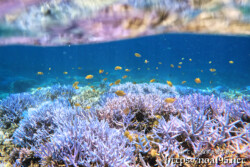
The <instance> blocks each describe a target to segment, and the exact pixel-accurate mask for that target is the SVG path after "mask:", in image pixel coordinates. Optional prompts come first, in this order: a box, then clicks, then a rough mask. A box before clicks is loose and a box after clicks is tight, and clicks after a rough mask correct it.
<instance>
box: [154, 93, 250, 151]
mask: <svg viewBox="0 0 250 167" xmlns="http://www.w3.org/2000/svg"><path fill="white" fill-rule="evenodd" d="M174 107H175V109H176V110H177V111H178V117H174V116H171V117H170V120H168V121H167V120H164V119H162V120H161V121H160V123H159V125H158V126H157V127H154V129H153V132H154V134H155V135H156V136H159V137H160V138H161V140H162V143H161V144H159V148H160V151H163V153H164V154H165V155H170V152H169V151H173V150H171V149H169V148H171V147H173V146H174V145H176V144H177V145H178V148H182V150H183V151H182V152H183V153H182V154H183V155H184V154H185V152H186V155H189V156H190V155H195V156H201V155H200V154H199V153H200V150H202V149H211V148H214V147H215V146H222V144H229V143H241V145H247V143H249V141H250V138H249V131H247V129H248V128H249V127H248V126H249V125H248V124H247V123H245V122H243V121H242V120H241V119H240V117H239V115H240V111H239V109H244V110H246V109H249V103H247V102H246V101H244V100H241V101H240V102H238V101H233V102H230V101H225V100H223V99H221V98H218V97H217V98H216V97H214V96H213V95H212V96H203V95H201V94H193V95H187V96H183V97H180V98H179V99H177V101H176V102H175V103H174ZM163 148H165V150H164V149H163ZM173 148H175V147H173ZM174 151H175V152H177V151H178V152H180V150H174ZM246 151H247V150H245V152H246ZM210 156H211V155H210Z"/></svg>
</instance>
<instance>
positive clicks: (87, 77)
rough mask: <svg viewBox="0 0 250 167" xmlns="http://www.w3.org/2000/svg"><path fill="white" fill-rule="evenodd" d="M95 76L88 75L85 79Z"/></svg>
mask: <svg viewBox="0 0 250 167" xmlns="http://www.w3.org/2000/svg"><path fill="white" fill-rule="evenodd" d="M93 77H94V76H93V75H87V76H86V77H85V79H92V78H93Z"/></svg>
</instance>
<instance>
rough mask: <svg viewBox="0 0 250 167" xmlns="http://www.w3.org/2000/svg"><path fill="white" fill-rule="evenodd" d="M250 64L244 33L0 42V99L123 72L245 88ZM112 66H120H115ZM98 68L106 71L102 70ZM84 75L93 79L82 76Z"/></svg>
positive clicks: (130, 78)
mask: <svg viewBox="0 0 250 167" xmlns="http://www.w3.org/2000/svg"><path fill="white" fill-rule="evenodd" d="M135 53H139V54H140V55H141V57H136V56H135ZM145 60H146V63H145ZM249 62H250V38H249V37H248V36H222V35H193V34H165V35H155V36H147V37H140V38H135V39H128V40H121V41H115V42H107V43H97V44H85V45H67V46H55V47H40V46H20V45H17V46H16V45H13V46H1V47H0V94H1V98H3V97H5V96H7V95H8V94H10V93H20V92H26V91H30V90H31V89H32V88H33V89H34V88H35V89H36V88H39V87H46V86H51V85H54V84H57V83H59V84H66V85H67V84H73V83H74V82H75V81H79V85H81V86H84V85H87V84H90V85H95V86H98V85H99V84H100V82H103V79H104V78H107V80H106V82H107V83H112V82H114V81H116V80H118V79H122V77H123V76H124V75H127V78H125V79H122V81H121V83H125V82H136V83H149V82H150V80H152V79H155V82H160V83H166V81H167V80H168V81H171V82H172V83H173V85H182V86H187V87H193V88H200V89H212V88H215V87H218V86H220V87H223V88H226V89H234V90H246V91H249V84H250V73H249V72H250V65H249ZM116 66H120V67H122V70H115V67H116ZM178 66H179V67H178ZM100 69H101V70H104V72H103V73H101V74H100V73H99V70H100ZM125 69H128V71H125ZM38 72H42V75H39V74H38ZM87 75H93V79H91V80H87V79H85V77H86V76H87ZM195 78H200V80H201V83H200V84H197V83H196V82H195V81H194V80H195ZM183 81H185V82H183Z"/></svg>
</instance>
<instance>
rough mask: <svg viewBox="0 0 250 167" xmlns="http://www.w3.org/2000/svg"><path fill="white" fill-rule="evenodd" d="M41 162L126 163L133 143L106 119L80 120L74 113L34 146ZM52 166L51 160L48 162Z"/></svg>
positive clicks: (112, 164)
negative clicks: (37, 148)
mask: <svg viewBox="0 0 250 167" xmlns="http://www.w3.org/2000/svg"><path fill="white" fill-rule="evenodd" d="M36 152H37V156H38V157H40V158H41V159H42V164H43V165H46V164H47V165H48V162H47V160H48V159H49V160H50V161H49V162H50V163H54V164H58V163H59V162H60V161H61V162H63V163H64V164H65V165H66V166H74V167H77V166H89V167H90V166H129V163H131V159H132V157H133V147H131V146H130V145H129V143H128V139H126V138H125V136H123V135H122V132H121V131H119V130H117V129H112V128H110V127H109V125H108V123H107V122H105V121H98V120H96V119H91V121H87V120H81V118H80V117H76V118H75V119H74V120H72V121H71V122H66V123H65V124H64V126H60V128H58V129H57V132H56V133H55V134H54V135H53V137H52V138H51V141H50V142H48V143H46V144H43V145H42V146H41V147H40V149H39V150H36ZM50 165H51V166H53V165H52V164H50Z"/></svg>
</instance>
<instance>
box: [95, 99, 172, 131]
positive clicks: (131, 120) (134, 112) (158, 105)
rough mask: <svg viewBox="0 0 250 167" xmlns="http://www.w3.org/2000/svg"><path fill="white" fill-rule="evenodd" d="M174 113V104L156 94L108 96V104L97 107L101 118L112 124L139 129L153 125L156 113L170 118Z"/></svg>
mask: <svg viewBox="0 0 250 167" xmlns="http://www.w3.org/2000/svg"><path fill="white" fill-rule="evenodd" d="M174 113H175V109H174V107H173V105H172V104H167V103H166V102H164V99H162V98H161V97H160V96H158V95H154V94H146V95H140V94H138V95H137V94H126V96H124V97H115V98H108V99H107V102H106V105H105V106H103V107H100V108H99V109H97V115H98V117H99V119H100V120H102V119H105V120H107V121H108V122H109V123H110V125H111V126H114V127H117V128H118V127H129V128H132V127H134V128H133V129H137V130H139V131H141V130H142V127H144V125H147V126H148V125H152V126H153V122H154V120H156V115H161V116H163V117H165V118H168V117H169V114H174ZM131 126H132V127H131ZM144 130H145V129H144ZM148 130H149V129H148Z"/></svg>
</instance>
